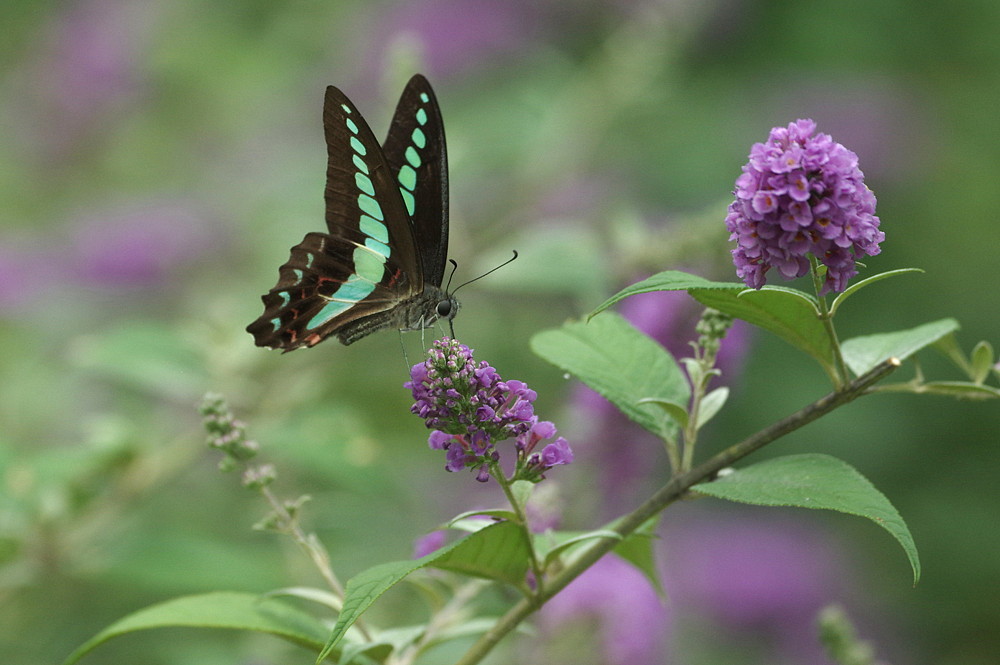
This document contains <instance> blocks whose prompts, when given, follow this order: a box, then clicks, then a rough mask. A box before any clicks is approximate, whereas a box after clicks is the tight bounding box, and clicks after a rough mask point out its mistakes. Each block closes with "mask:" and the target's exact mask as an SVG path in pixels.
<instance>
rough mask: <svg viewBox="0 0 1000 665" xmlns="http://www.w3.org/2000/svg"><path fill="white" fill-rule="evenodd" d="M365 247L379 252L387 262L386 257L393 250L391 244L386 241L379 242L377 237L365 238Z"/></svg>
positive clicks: (383, 260)
mask: <svg viewBox="0 0 1000 665" xmlns="http://www.w3.org/2000/svg"><path fill="white" fill-rule="evenodd" d="M365 247H367V248H368V249H370V250H372V251H373V252H378V254H379V256H381V257H382V262H383V263H385V259H387V258H389V256H390V255H391V254H392V250H390V249H389V245H386V244H385V243H384V242H379V241H378V240H375V238H365Z"/></svg>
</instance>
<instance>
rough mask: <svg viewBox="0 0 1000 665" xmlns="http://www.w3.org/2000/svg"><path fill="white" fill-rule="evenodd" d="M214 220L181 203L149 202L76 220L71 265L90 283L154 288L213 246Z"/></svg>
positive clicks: (81, 278) (73, 270)
mask: <svg viewBox="0 0 1000 665" xmlns="http://www.w3.org/2000/svg"><path fill="white" fill-rule="evenodd" d="M209 229H210V224H209V223H208V222H207V220H206V219H205V218H204V216H203V215H202V214H201V212H200V211H198V210H196V209H195V208H193V207H191V206H188V205H184V204H181V203H166V202H164V203H147V204H144V205H135V206H131V207H127V208H121V209H118V210H114V211H107V212H104V213H101V214H92V215H87V216H85V217H82V218H80V219H79V220H77V221H76V222H75V225H74V229H73V231H72V237H71V240H70V242H69V243H68V244H67V246H68V247H69V248H70V250H71V251H72V260H70V261H67V262H66V264H67V265H68V266H69V267H70V269H71V270H72V273H73V277H74V278H76V279H77V280H80V281H83V282H85V283H89V284H95V285H100V286H118V287H123V286H126V287H153V286H159V285H162V284H164V283H165V282H166V278H167V277H168V275H170V274H171V273H175V272H177V271H178V270H179V269H180V268H181V267H182V266H184V265H185V264H189V263H190V262H191V261H192V259H194V258H196V257H200V256H201V255H202V254H204V253H205V252H208V251H209V250H210V249H213V247H212V244H213V243H212V242H211V240H212V234H211V232H210V230H209Z"/></svg>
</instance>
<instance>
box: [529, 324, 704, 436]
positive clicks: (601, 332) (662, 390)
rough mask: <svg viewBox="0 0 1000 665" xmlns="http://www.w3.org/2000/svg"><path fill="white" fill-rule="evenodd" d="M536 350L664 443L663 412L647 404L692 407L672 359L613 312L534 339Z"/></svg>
mask: <svg viewBox="0 0 1000 665" xmlns="http://www.w3.org/2000/svg"><path fill="white" fill-rule="evenodd" d="M531 348H532V350H533V351H534V352H535V353H536V354H537V355H538V356H540V357H542V358H544V359H545V360H547V361H549V362H550V363H552V364H553V365H555V366H556V367H559V368H561V369H563V370H565V371H567V372H569V373H570V374H573V375H575V376H576V377H577V378H578V379H580V380H581V381H583V382H584V383H585V384H587V385H588V386H590V387H591V388H592V389H594V390H595V391H597V392H598V393H600V394H601V395H603V396H604V397H605V398H607V399H608V400H609V401H610V402H612V403H613V404H614V405H615V406H616V407H618V409H619V410H620V411H621V412H622V413H624V414H625V415H626V416H628V417H629V418H630V419H632V420H633V421H635V422H636V423H638V424H640V425H642V426H643V427H645V428H646V429H647V430H649V431H650V432H653V433H654V434H656V435H658V436H660V437H665V436H667V435H668V434H669V432H670V429H669V426H668V424H667V423H668V421H667V420H666V419H665V418H664V416H663V412H662V411H661V410H660V409H659V407H657V406H655V405H653V404H640V403H639V400H641V399H643V398H649V397H652V398H656V399H664V400H667V401H670V402H675V403H678V404H687V402H688V399H689V397H690V393H689V389H688V384H687V381H686V380H685V379H684V375H683V374H682V373H681V371H680V368H679V367H678V366H677V363H676V362H675V361H674V359H673V357H672V356H671V355H670V354H669V353H667V351H666V350H665V349H664V348H663V347H662V346H660V345H659V344H657V343H656V342H655V341H654V340H652V339H650V338H649V337H647V336H646V335H644V334H643V333H641V332H639V331H638V330H636V329H635V328H634V327H633V326H632V324H630V323H629V322H628V321H626V320H625V319H624V318H622V317H621V316H618V315H617V314H614V313H613V312H606V313H605V314H604V315H602V316H600V317H597V318H595V319H594V320H592V321H591V322H590V323H582V322H580V321H570V322H567V323H565V324H564V325H563V326H562V327H561V328H556V329H554V330H544V331H542V332H540V333H538V334H536V335H535V336H534V337H532V338H531Z"/></svg>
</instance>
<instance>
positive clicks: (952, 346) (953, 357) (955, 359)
mask: <svg viewBox="0 0 1000 665" xmlns="http://www.w3.org/2000/svg"><path fill="white" fill-rule="evenodd" d="M931 347H932V348H933V349H934V350H935V351H938V352H939V353H941V354H942V355H943V356H944V357H945V358H947V359H948V360H950V361H951V362H952V363H953V364H954V365H955V367H957V368H959V369H960V370H962V371H963V372H965V374H966V375H968V376H971V375H972V365H970V364H969V359H968V358H966V357H965V352H963V351H962V347H960V346H959V345H958V339H956V338H955V335H954V334H953V333H948V334H947V335H945V336H944V337H942V338H941V339H939V340H937V341H936V342H934V344H932V345H931Z"/></svg>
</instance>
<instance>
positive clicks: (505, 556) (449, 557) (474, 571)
mask: <svg viewBox="0 0 1000 665" xmlns="http://www.w3.org/2000/svg"><path fill="white" fill-rule="evenodd" d="M530 556H531V544H530V543H529V542H528V538H527V535H526V534H525V531H524V529H523V528H522V527H520V526H519V525H517V524H514V523H513V522H498V523H496V524H492V525H490V526H488V527H486V528H485V529H482V530H481V531H477V532H476V533H474V534H472V535H470V536H468V537H466V538H464V539H463V540H460V541H459V542H458V547H454V548H451V549H448V550H447V551H445V552H444V553H441V550H438V552H433V553H431V554H429V555H428V557H431V560H430V561H428V563H429V564H430V565H431V566H433V567H434V568H440V569H442V570H451V571H453V572H457V573H463V574H465V575H472V576H474V577H485V578H486V579H490V580H496V581H499V582H506V583H507V584H510V585H512V586H516V587H518V588H523V587H524V576H525V574H526V573H527V572H528V561H529V559H530ZM428 557H424V558H428Z"/></svg>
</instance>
